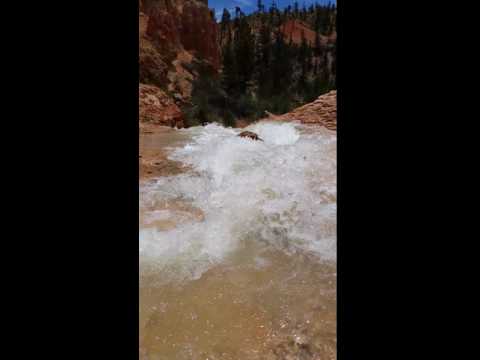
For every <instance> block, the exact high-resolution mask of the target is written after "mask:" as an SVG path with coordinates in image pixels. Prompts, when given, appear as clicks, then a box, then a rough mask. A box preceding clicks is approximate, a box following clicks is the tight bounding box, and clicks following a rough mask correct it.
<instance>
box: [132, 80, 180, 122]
mask: <svg viewBox="0 0 480 360" xmlns="http://www.w3.org/2000/svg"><path fill="white" fill-rule="evenodd" d="M138 92H139V115H140V121H143V122H149V123H153V124H157V125H164V126H170V127H177V128H182V127H184V117H183V114H182V112H181V110H180V108H179V107H178V106H177V105H176V104H175V102H174V101H173V100H172V99H171V98H170V97H169V96H168V95H167V94H166V93H165V92H164V91H163V90H161V89H159V88H158V87H156V86H154V85H146V84H140V85H139V87H138Z"/></svg>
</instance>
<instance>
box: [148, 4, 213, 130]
mask: <svg viewBox="0 0 480 360" xmlns="http://www.w3.org/2000/svg"><path fill="white" fill-rule="evenodd" d="M139 10H140V12H139V14H140V15H139V34H140V38H139V42H140V49H139V78H140V83H141V84H148V85H152V86H155V87H156V88H157V89H158V90H159V91H163V93H162V95H159V98H161V99H165V97H168V96H171V100H172V101H171V103H174V104H176V105H181V104H185V103H188V102H189V101H190V97H191V93H192V83H193V81H194V80H195V78H196V76H197V75H198V71H197V70H195V68H196V66H197V64H199V63H201V64H206V66H207V67H211V69H212V71H213V72H215V73H218V70H219V68H220V48H219V46H218V42H217V32H218V30H217V25H216V22H215V20H214V18H213V16H212V14H211V12H210V10H209V8H208V2H207V1H200V0H141V1H140V3H139ZM160 89H161V90H160ZM142 91H143V93H145V96H143V97H142ZM152 91H153V90H152V89H149V90H148V91H147V88H145V89H144V90H141V89H140V92H141V96H140V119H141V120H142V119H143V121H155V122H157V123H160V124H166V123H169V124H168V126H178V125H179V123H181V126H183V116H182V117H181V116H180V115H179V114H178V113H177V111H178V112H180V109H179V108H178V106H176V107H173V106H172V104H170V103H169V104H167V105H162V107H163V108H162V110H160V109H159V107H158V106H157V105H154V103H155V101H153V100H152V98H151V97H150V95H151V94H150V95H149V93H150V92H152ZM166 92H168V94H169V95H167V93H166ZM147 93H148V94H147ZM147 95H148V96H147ZM148 99H149V100H148ZM163 103H166V101H163ZM165 117H166V119H164V118H165ZM172 117H173V119H174V120H167V119H171V118H172ZM181 119H182V120H181ZM172 122H174V123H175V125H171V123H172Z"/></svg>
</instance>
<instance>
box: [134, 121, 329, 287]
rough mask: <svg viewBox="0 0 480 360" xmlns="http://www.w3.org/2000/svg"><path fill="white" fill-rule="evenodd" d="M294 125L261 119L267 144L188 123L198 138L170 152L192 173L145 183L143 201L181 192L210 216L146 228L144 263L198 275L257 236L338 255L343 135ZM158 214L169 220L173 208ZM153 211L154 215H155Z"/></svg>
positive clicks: (288, 247) (144, 204)
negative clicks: (338, 185)
mask: <svg viewBox="0 0 480 360" xmlns="http://www.w3.org/2000/svg"><path fill="white" fill-rule="evenodd" d="M301 129H302V126H301V125H299V124H292V123H258V124H255V125H253V126H251V127H249V129H248V130H251V131H254V132H256V133H257V134H258V135H259V136H260V137H261V138H262V139H263V140H264V142H260V141H252V140H250V139H246V138H240V137H238V136H235V135H236V134H238V133H239V132H240V130H239V129H231V128H224V127H222V126H219V125H216V124H210V125H207V126H205V127H195V128H190V129H185V130H183V132H185V133H187V134H189V135H190V136H191V137H192V141H191V142H190V143H189V144H188V145H186V146H185V147H183V148H179V149H177V150H175V151H174V152H173V154H172V155H171V158H173V159H175V160H179V161H182V162H184V163H186V164H189V165H191V167H192V168H193V171H191V172H188V173H184V174H180V175H178V176H174V177H164V178H159V179H158V180H157V182H156V183H154V184H150V185H147V186H145V187H143V188H142V189H141V196H140V207H141V210H143V212H145V213H147V215H148V210H146V209H147V208H148V207H152V204H154V203H155V201H158V200H164V199H166V198H169V197H174V198H175V197H176V198H182V199H183V200H184V201H188V202H191V204H192V205H193V206H196V207H198V208H200V209H202V211H203V212H204V215H205V220H204V221H201V222H198V221H194V220H192V221H191V222H188V221H187V222H182V223H181V224H179V226H178V227H177V228H175V229H172V230H169V231H160V230H158V229H155V228H148V227H146V228H142V229H140V262H141V264H147V263H148V264H155V265H156V266H157V268H160V269H162V270H163V271H167V270H168V271H170V272H171V273H172V274H173V273H175V274H177V275H179V276H180V274H181V276H183V277H193V278H196V277H198V276H200V275H201V274H202V273H203V272H204V271H205V270H207V269H208V268H209V267H210V266H211V265H212V264H216V263H219V262H221V261H223V260H224V259H225V257H226V256H227V255H228V254H230V253H232V252H233V251H234V250H235V249H237V248H238V247H239V246H241V244H242V241H244V240H245V239H249V241H258V242H260V243H264V244H266V246H270V247H275V248H277V249H280V250H282V251H285V252H294V251H298V250H299V249H300V250H303V251H310V252H313V253H315V254H317V255H318V257H319V259H325V260H330V261H335V259H336V136H335V134H330V133H326V132H322V131H318V132H312V133H305V134H304V133H301V132H300V131H299V130H301ZM163 211H165V210H162V212H161V213H158V212H157V213H155V214H156V216H157V217H158V216H159V217H161V218H165V217H166V214H164V213H163ZM155 214H153V215H150V216H154V215H155Z"/></svg>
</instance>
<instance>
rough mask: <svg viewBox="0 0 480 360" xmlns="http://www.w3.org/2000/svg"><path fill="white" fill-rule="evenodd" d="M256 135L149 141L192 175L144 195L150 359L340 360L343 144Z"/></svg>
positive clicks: (170, 179)
mask: <svg viewBox="0 0 480 360" xmlns="http://www.w3.org/2000/svg"><path fill="white" fill-rule="evenodd" d="M246 130H251V131H254V132H255V133H257V134H258V135H259V136H260V137H261V138H262V139H263V140H264V141H263V142H261V141H253V140H250V139H246V138H240V137H238V136H236V135H237V134H238V133H239V132H240V131H241V130H240V129H232V128H224V127H222V126H219V125H216V124H210V125H207V126H205V127H201V126H199V127H193V128H189V129H182V130H178V131H176V132H175V133H174V135H172V133H167V134H164V135H160V137H158V136H157V137H155V135H151V136H147V135H146V136H143V137H142V138H141V146H144V147H145V146H150V147H152V146H153V147H154V146H159V147H161V149H162V150H163V151H167V152H168V154H169V155H168V157H169V159H171V160H173V161H178V162H181V163H182V164H185V165H186V166H187V170H186V171H183V172H181V173H175V174H172V175H170V176H162V177H158V178H152V179H149V180H148V181H143V182H142V183H141V185H140V231H139V253H140V291H139V296H140V324H139V325H140V339H139V340H140V344H139V345H140V358H141V359H143V360H147V359H148V360H162V359H169V360H170V359H199V360H200V359H202V360H205V359H209V360H212V359H246V360H249V359H252V360H253V359H290V358H291V359H336V173H337V172H336V133H335V132H332V131H329V130H327V129H325V128H321V127H307V126H304V125H300V124H296V123H278V122H277V123H275V122H261V123H257V124H255V125H251V126H250V127H248V128H247V129H246ZM162 136H163V137H162ZM166 139H170V140H166Z"/></svg>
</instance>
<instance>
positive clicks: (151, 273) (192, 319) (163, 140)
mask: <svg viewBox="0 0 480 360" xmlns="http://www.w3.org/2000/svg"><path fill="white" fill-rule="evenodd" d="M187 141H188V136H186V135H185V134H182V133H180V132H177V133H173V135H172V133H158V134H144V135H142V136H141V138H140V152H141V153H142V152H143V153H148V152H149V151H150V152H154V151H166V152H167V153H168V149H169V148H170V147H174V146H182V145H184V144H185V143H186V142H187ZM182 209H183V208H182ZM183 210H185V209H183ZM141 216H142V215H141ZM142 226H145V227H148V226H154V225H152V224H150V225H149V224H148V223H142ZM173 226H175V225H173ZM180 226H181V224H180ZM140 274H141V276H140V288H139V297H140V309H139V311H140V321H139V327H140V339H139V355H140V359H142V360H173V359H179V360H180V359H192V360H197V359H198V360H200V359H202V360H207V359H209V360H213V359H232V360H233V359H246V360H249V359H252V360H253V359H255V360H256V359H272V360H273V359H336V284H337V283H336V264H335V263H334V262H325V261H321V260H320V259H318V258H317V257H316V255H314V254H311V253H308V252H305V251H300V250H295V251H283V249H275V248H272V247H270V246H267V245H265V244H262V243H261V242H258V241H256V239H253V238H252V239H245V240H244V241H243V243H242V246H240V247H239V248H238V249H237V250H235V252H233V253H232V254H231V255H230V256H228V257H227V258H226V259H225V260H224V261H223V262H222V263H221V264H216V265H214V266H212V267H211V268H210V269H209V270H208V271H206V272H205V273H203V274H202V275H201V277H200V278H198V279H182V280H178V281H164V280H165V278H166V277H167V274H165V273H162V272H158V271H156V269H155V268H154V267H152V268H147V267H144V268H141V269H140Z"/></svg>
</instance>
